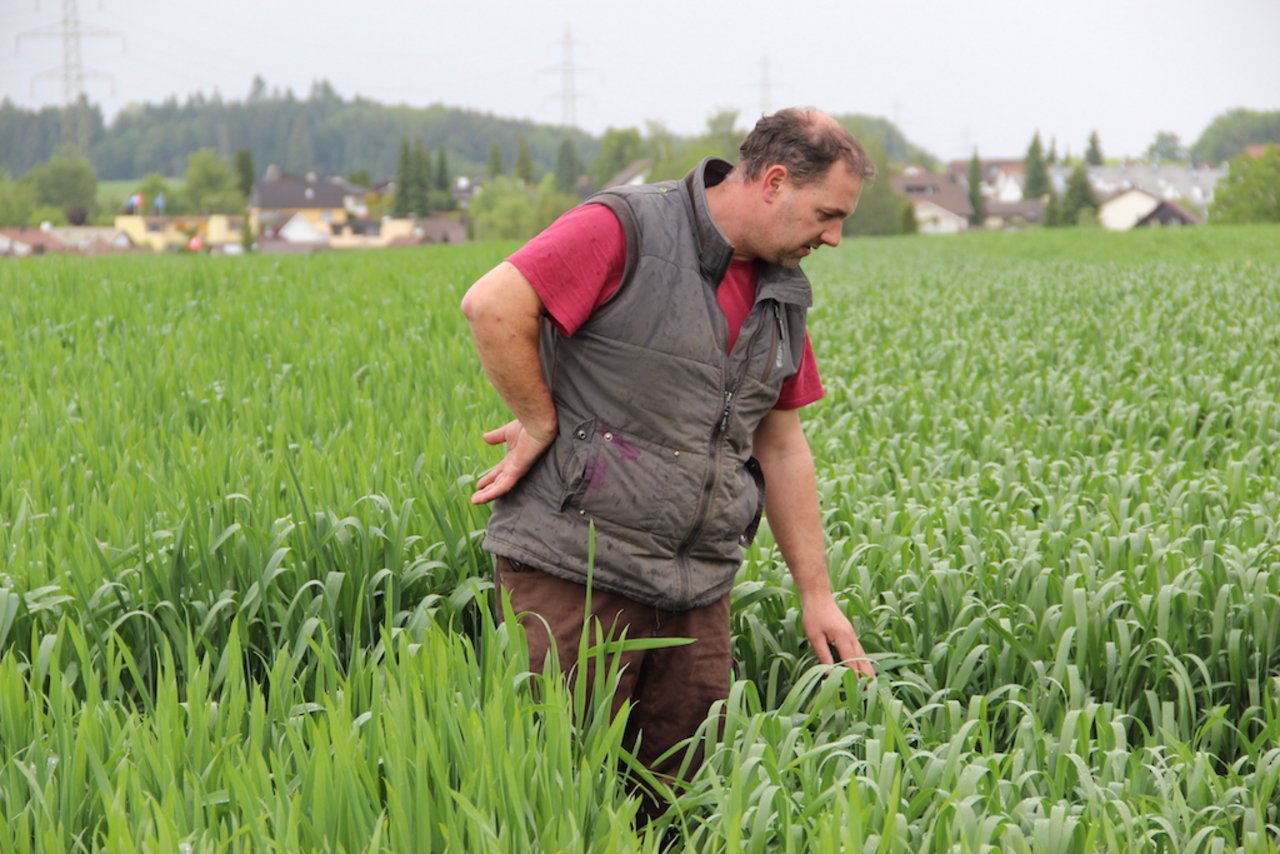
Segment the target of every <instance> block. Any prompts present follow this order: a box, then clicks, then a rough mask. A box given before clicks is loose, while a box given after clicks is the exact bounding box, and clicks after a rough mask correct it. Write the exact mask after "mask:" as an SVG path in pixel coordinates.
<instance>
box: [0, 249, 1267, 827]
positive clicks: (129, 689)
mask: <svg viewBox="0 0 1280 854" xmlns="http://www.w3.org/2000/svg"><path fill="white" fill-rule="evenodd" d="M1277 237H1280V234H1278V233H1277V231H1276V229H1275V227H1274V226H1272V227H1261V226H1259V227H1238V228H1236V227H1223V228H1217V229H1212V230H1203V229H1183V230H1177V231H1175V230H1165V231H1160V230H1151V231H1144V232H1134V233H1129V234H1110V233H1106V232H1098V231H1092V232H1089V231H1078V230H1077V231H1075V232H1072V233H1067V232H1052V233H1050V232H1043V233H1040V232H1026V233H1022V234H1017V235H1008V234H981V235H964V236H958V237H957V238H956V239H930V238H903V239H893V240H887V239H886V240H878V239H865V240H858V241H852V242H850V243H847V244H845V245H843V246H842V247H840V249H839V250H838V251H833V252H832V253H831V254H830V255H825V254H822V255H820V256H815V258H814V259H813V260H812V261H811V262H807V269H808V272H809V273H810V275H811V278H812V279H813V281H814V284H815V297H816V299H815V308H814V310H813V312H812V314H811V326H810V331H811V335H812V338H813V343H814V347H815V350H816V352H817V354H818V359H819V366H820V369H821V371H822V376H823V381H824V385H825V387H826V391H827V397H826V399H825V400H823V401H821V402H819V403H817V404H815V405H813V406H811V407H808V408H807V409H806V410H805V412H804V414H803V418H804V420H805V424H806V432H807V435H808V437H809V440H810V444H811V445H812V447H813V450H814V455H815V458H816V460H817V461H818V475H819V490H820V498H821V502H822V508H823V522H824V525H825V527H826V531H827V544H828V556H829V563H830V571H831V576H832V582H833V587H834V589H835V590H836V596H837V600H838V601H839V602H840V603H841V605H842V606H843V607H844V608H845V609H846V611H847V612H848V613H849V615H850V616H851V618H852V619H853V620H854V622H855V624H856V626H857V628H858V631H859V635H860V637H861V639H862V641H863V643H864V645H865V647H866V648H867V650H868V651H869V653H870V654H871V655H872V657H873V659H874V661H875V664H876V667H877V669H878V671H879V674H880V675H879V676H878V677H876V679H874V680H871V681H866V680H859V679H858V678H857V677H856V676H854V675H853V674H851V673H849V672H848V671H845V670H843V669H840V668H824V667H820V666H818V665H817V664H816V661H815V659H814V657H813V654H812V652H811V650H809V649H808V646H807V642H806V641H805V640H804V637H803V633H802V632H801V631H800V616H801V615H800V601H799V597H798V595H797V593H796V592H795V590H794V587H793V585H792V584H791V581H790V578H789V575H788V574H787V572H786V569H785V566H784V564H783V561H782V558H781V555H780V553H779V551H778V547H777V545H776V544H775V543H774V542H773V540H772V537H771V535H770V533H769V531H768V528H767V525H765V526H764V527H762V529H761V533H760V536H759V538H758V540H757V542H756V543H755V544H754V545H753V546H751V547H750V548H749V549H748V550H747V552H746V561H745V563H744V565H743V568H742V571H741V573H740V575H739V579H738V584H737V585H736V587H735V589H734V591H733V593H732V606H733V617H732V619H733V633H734V654H735V657H736V659H737V662H738V667H737V675H736V677H735V679H734V682H733V686H732V690H731V693H730V696H729V697H728V698H727V699H726V700H725V701H724V702H723V703H722V704H721V705H720V706H719V707H718V708H717V709H716V710H714V713H713V714H712V715H711V716H710V717H709V718H708V720H707V722H706V723H705V725H704V726H703V728H702V730H701V731H700V732H699V733H698V735H697V736H696V738H698V739H699V740H701V741H702V742H703V747H704V753H705V756H706V761H705V763H704V764H703V765H702V766H701V767H699V768H696V769H694V768H690V769H688V770H689V771H690V779H689V782H688V783H687V784H685V785H681V786H676V787H669V788H662V789H660V790H659V791H660V793H661V795H662V796H663V797H665V798H666V799H667V800H668V801H669V803H670V808H669V810H668V812H667V813H666V814H665V815H664V816H662V817H661V818H659V819H657V820H656V822H655V823H654V824H652V825H650V826H649V827H648V828H637V827H636V825H635V816H636V814H637V810H638V800H637V798H636V795H635V786H636V785H637V783H638V782H644V781H645V779H646V775H645V772H644V770H643V769H641V768H638V767H636V764H635V762H634V760H633V759H632V758H631V756H630V755H629V753H628V750H627V747H628V746H627V745H626V744H624V743H623V739H622V730H623V727H624V726H625V717H623V718H618V717H615V716H613V715H611V714H610V709H609V704H608V703H607V701H606V700H607V697H608V695H609V693H610V691H609V688H610V685H611V684H612V680H613V679H615V678H616V676H617V671H616V664H613V663H611V662H615V663H616V658H612V657H611V653H612V652H614V651H616V650H617V649H618V648H620V646H622V645H626V644H636V643H639V641H638V640H636V639H628V638H625V637H621V638H609V639H605V640H604V641H602V642H601V643H598V644H589V645H586V646H585V647H584V648H583V649H580V650H577V651H576V655H574V657H573V658H572V661H569V662H567V663H569V664H570V665H571V667H570V668H568V669H572V667H577V668H578V669H577V670H576V671H575V672H577V673H579V674H581V673H587V672H589V673H590V674H591V675H590V679H582V678H578V679H576V680H571V681H568V682H566V680H565V679H564V678H563V677H562V676H561V675H560V670H559V669H558V665H554V664H553V665H552V666H551V668H550V669H548V670H546V671H545V672H541V673H531V672H529V670H528V663H527V659H526V653H525V650H524V643H523V634H522V630H521V629H520V628H519V626H518V624H517V622H516V621H515V620H514V619H510V618H511V617H514V615H511V614H509V613H506V614H504V616H505V617H508V618H509V619H505V620H503V621H495V620H494V619H493V614H494V600H495V596H494V590H493V584H492V568H491V563H490V558H489V557H488V556H487V555H486V554H485V553H484V552H483V550H482V549H481V547H480V542H481V539H482V537H483V526H484V522H485V511H484V510H483V509H482V508H475V507H473V506H472V505H471V504H470V502H469V500H468V494H469V492H470V489H471V484H472V483H473V482H474V480H475V478H476V477H477V475H478V474H479V473H480V472H481V471H483V470H484V469H485V468H486V467H487V466H488V465H490V464H492V462H493V461H494V459H495V454H496V451H494V450H493V449H490V448H488V447H486V446H484V445H483V443H481V442H480V441H479V440H478V436H479V434H480V433H481V432H482V431H483V430H484V429H486V428H488V427H491V426H493V425H494V424H496V423H500V421H501V420H502V419H503V418H504V413H503V412H502V411H501V406H500V403H499V401H498V400H497V398H496V396H495V395H494V394H493V393H492V391H491V390H490V389H489V387H488V384H487V382H486V381H485V379H484V377H483V374H482V372H481V371H480V369H479V367H478V365H477V363H476V360H475V357H474V352H473V348H472V346H471V342H470V339H469V335H468V332H467V330H466V327H465V323H464V322H463V320H462V318H461V316H460V313H459V311H458V309H457V305H458V301H459V299H460V298H461V295H462V293H463V292H464V291H465V288H466V287H467V286H468V285H469V284H470V282H471V281H473V280H474V279H475V278H476V277H478V276H479V275H480V274H481V273H483V271H484V270H486V269H488V268H489V267H491V266H492V265H493V264H494V263H496V262H497V261H499V260H500V259H501V258H502V257H504V255H505V254H506V253H507V252H509V251H510V249H511V248H512V247H510V246H501V245H474V246H467V247H432V248H425V249H422V250H412V251H399V252H391V251H388V252H385V253H358V254H326V255H317V256H311V257H271V256H248V257H242V258H210V257H163V258H159V257H157V258H151V257H147V258H143V257H127V258H102V259H92V260H86V259H77V258H54V257H49V258H41V259H29V260H8V261H6V262H5V263H3V264H0V838H3V839H5V840H12V845H11V847H12V849H13V850H15V851H81V850H85V851H87V850H145V849H152V850H191V851H206V850H208V851H214V850H218V851H222V850H231V851H241V850H242V851H261V850H267V851H311V850H317V851H318V850H345V851H383V850H387V851H403V850H467V851H471V850H483V851H512V850H526V849H542V850H592V851H597V850H598V851H636V850H639V851H646V850H661V849H666V850H697V851H796V852H800V851H805V852H808V851H836V850H839V851H847V850H871V851H910V852H917V851H954V850H962V851H968V850H974V851H977V850H1010V851H1063V852H1086V851H1095V850H1112V851H1127V850H1150V849H1154V850H1179V851H1181V850H1186V851H1227V850H1230V851H1245V852H1274V851H1276V850H1277V839H1280V523H1277V519H1280V457H1278V454H1277V448H1280V355H1277V354H1280V333H1278V332H1277V330H1280V239H1277ZM571 654H572V653H571ZM591 662H594V665H592V666H588V665H589V664H590V663H591ZM589 689H590V690H589ZM625 714H626V709H625V708H624V710H623V715H624V716H625ZM648 782H649V783H650V784H653V783H656V781H652V780H650V781H648Z"/></svg>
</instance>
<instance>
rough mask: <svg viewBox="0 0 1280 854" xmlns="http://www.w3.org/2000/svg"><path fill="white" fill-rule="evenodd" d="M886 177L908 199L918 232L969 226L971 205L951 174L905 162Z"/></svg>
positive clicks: (953, 230) (945, 231) (941, 231)
mask: <svg viewBox="0 0 1280 854" xmlns="http://www.w3.org/2000/svg"><path fill="white" fill-rule="evenodd" d="M890 181H892V183H893V189H894V190H895V191H897V193H898V194H899V195H902V196H905V197H906V198H907V201H909V202H911V206H912V208H913V209H914V210H915V214H916V229H917V230H918V231H919V232H920V233H921V234H956V233H958V232H961V231H965V230H967V229H968V228H969V217H970V215H972V213H973V205H972V204H970V202H969V194H968V191H967V190H966V189H965V187H964V184H962V183H961V182H960V181H958V180H956V178H955V176H953V175H946V174H939V173H937V172H929V171H928V170H926V169H923V168H922V167H920V166H908V167H907V168H906V169H904V170H902V172H901V173H900V174H898V175H894V176H892V177H891V178H890Z"/></svg>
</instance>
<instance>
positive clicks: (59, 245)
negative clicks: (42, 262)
mask: <svg viewBox="0 0 1280 854" xmlns="http://www.w3.org/2000/svg"><path fill="white" fill-rule="evenodd" d="M66 251H67V247H66V245H65V244H63V242H62V241H61V240H58V238H56V237H54V236H53V235H52V234H50V233H49V229H44V228H25V227H23V228H8V227H6V228H0V256H7V257H11V258H26V257H29V256H31V255H47V254H51V253H59V252H66Z"/></svg>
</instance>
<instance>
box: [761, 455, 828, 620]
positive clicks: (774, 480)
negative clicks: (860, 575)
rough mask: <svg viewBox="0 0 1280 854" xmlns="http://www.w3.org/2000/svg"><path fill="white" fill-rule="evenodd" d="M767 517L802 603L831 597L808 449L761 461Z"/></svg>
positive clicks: (815, 489) (814, 481) (811, 458)
mask: <svg viewBox="0 0 1280 854" xmlns="http://www.w3.org/2000/svg"><path fill="white" fill-rule="evenodd" d="M761 466H762V468H763V470H764V475H765V482H766V484H767V485H766V487H765V513H766V514H767V515H768V517H769V530H770V531H772V532H773V537H774V539H775V540H776V541H777V543H778V548H780V549H781V550H782V558H783V560H785V561H786V562H787V568H788V569H790V570H791V576H792V578H794V579H795V583H796V589H797V590H798V591H799V593H800V597H801V599H803V600H809V599H811V598H813V597H815V596H830V595H831V579H830V577H829V576H828V575H827V553H826V543H825V540H824V532H823V528H822V514H821V510H820V509H819V506H818V489H817V476H816V475H815V473H814V465H813V455H812V453H810V451H809V447H808V445H804V446H803V447H798V448H792V449H788V450H787V451H786V452H784V453H782V454H779V455H777V456H774V457H773V458H771V459H769V460H768V461H767V462H766V461H763V460H762V461H761Z"/></svg>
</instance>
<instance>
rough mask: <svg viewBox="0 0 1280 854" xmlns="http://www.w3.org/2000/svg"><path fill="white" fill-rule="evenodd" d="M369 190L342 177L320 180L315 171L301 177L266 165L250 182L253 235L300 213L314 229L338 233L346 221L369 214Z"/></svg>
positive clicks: (275, 227)
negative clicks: (257, 176)
mask: <svg viewBox="0 0 1280 854" xmlns="http://www.w3.org/2000/svg"><path fill="white" fill-rule="evenodd" d="M368 192H369V191H368V190H367V189H366V188H364V187H357V186H356V185H355V184H352V183H351V182H350V181H348V180H346V179H345V178H326V179H323V180H321V179H319V178H317V177H316V174H315V173H314V172H311V173H308V174H307V175H306V176H305V177H303V176H298V175H290V174H289V173H287V172H282V171H280V168H279V167H277V166H274V165H272V166H268V167H267V169H266V171H265V172H263V175H262V179H261V180H259V181H257V182H256V183H255V184H254V185H253V192H252V193H251V195H250V199H249V226H250V228H252V229H253V233H254V234H262V233H263V232H264V231H265V232H271V231H274V230H277V229H279V228H280V227H282V226H284V225H285V224H286V223H288V222H289V221H290V220H292V219H294V218H295V217H297V216H298V215H301V216H302V217H303V219H305V220H306V221H307V222H309V223H310V224H311V226H312V227H314V228H315V229H316V230H317V231H319V232H325V233H327V234H339V233H341V231H342V229H343V227H344V226H345V225H346V224H347V223H348V222H349V221H352V220H357V219H363V218H366V217H368V215H369V209H368V207H367V205H366V203H365V196H366V195H367V194H368Z"/></svg>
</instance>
